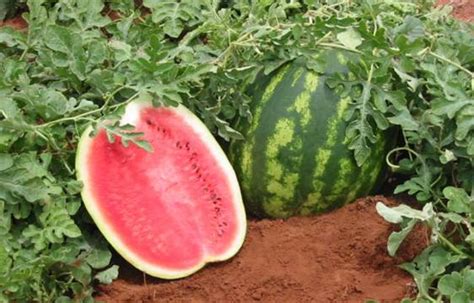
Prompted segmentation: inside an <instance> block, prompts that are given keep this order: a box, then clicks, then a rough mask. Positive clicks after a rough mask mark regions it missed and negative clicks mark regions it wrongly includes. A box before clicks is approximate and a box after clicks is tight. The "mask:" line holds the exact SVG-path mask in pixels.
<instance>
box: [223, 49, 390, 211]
mask: <svg viewBox="0 0 474 303" xmlns="http://www.w3.org/2000/svg"><path fill="white" fill-rule="evenodd" d="M319 59H320V60H324V61H323V62H325V66H326V68H325V73H320V74H318V73H316V72H314V71H311V70H308V69H307V68H306V65H305V64H304V63H303V62H299V61H294V62H292V63H288V64H286V65H284V66H283V67H281V68H280V69H279V70H277V71H276V72H275V73H274V74H273V75H271V77H266V78H264V79H259V80H257V83H256V84H255V85H254V87H253V89H252V91H251V94H252V95H253V102H252V108H251V110H252V114H253V119H252V121H251V123H246V124H245V125H241V126H240V127H238V130H239V131H241V132H242V134H243V135H244V137H245V139H244V140H238V141H234V142H232V143H231V145H230V150H229V155H230V159H231V161H232V162H233V165H234V168H235V170H236V172H237V175H238V177H239V181H240V184H241V188H242V192H243V196H244V201H245V203H246V209H247V211H248V212H249V213H250V214H251V215H254V216H257V217H273V218H286V217H289V216H293V215H309V214H314V213H320V212H324V211H327V210H330V209H334V208H337V207H340V206H342V205H344V204H346V203H349V202H351V201H354V200H355V199H356V198H358V197H361V196H364V195H367V194H369V193H370V192H371V191H372V190H373V189H374V188H375V187H376V186H377V185H378V184H379V183H380V182H379V181H380V178H381V175H382V171H383V167H384V163H385V154H386V151H387V148H388V145H390V144H389V142H387V141H388V140H387V139H386V138H387V136H385V135H384V134H383V133H378V134H377V137H378V141H377V144H376V147H375V150H374V151H372V156H371V157H370V158H369V159H368V160H367V161H366V162H365V163H364V165H363V166H362V167H358V166H357V165H356V162H355V160H354V157H353V152H352V151H351V150H349V148H348V146H347V140H346V136H345V130H346V126H347V122H346V121H345V120H344V114H345V112H346V110H347V109H348V107H349V104H350V102H351V100H350V99H349V98H342V99H341V98H340V97H338V95H337V94H336V93H335V92H334V91H333V89H331V88H330V87H329V86H328V85H327V83H326V80H327V78H328V76H330V75H331V74H332V73H335V72H346V71H347V68H346V67H345V65H344V62H345V57H344V56H342V54H341V53H334V52H332V53H329V52H327V53H324V54H323V55H322V56H321V57H320V58H319ZM392 137H393V136H392ZM392 141H393V140H392Z"/></svg>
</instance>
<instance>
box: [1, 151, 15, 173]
mask: <svg viewBox="0 0 474 303" xmlns="http://www.w3.org/2000/svg"><path fill="white" fill-rule="evenodd" d="M12 166H13V157H12V156H11V155H10V154H0V171H3V170H6V169H9V168H10V167H12Z"/></svg>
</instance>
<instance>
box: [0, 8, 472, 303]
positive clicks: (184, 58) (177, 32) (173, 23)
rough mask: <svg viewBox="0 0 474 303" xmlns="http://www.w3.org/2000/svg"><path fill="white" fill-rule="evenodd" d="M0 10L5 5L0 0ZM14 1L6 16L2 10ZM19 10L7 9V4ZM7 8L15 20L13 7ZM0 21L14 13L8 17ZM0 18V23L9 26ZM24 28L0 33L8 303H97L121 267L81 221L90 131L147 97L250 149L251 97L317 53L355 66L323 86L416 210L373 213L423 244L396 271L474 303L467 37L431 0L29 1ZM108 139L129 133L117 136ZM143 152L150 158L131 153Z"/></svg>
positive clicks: (2, 281)
mask: <svg viewBox="0 0 474 303" xmlns="http://www.w3.org/2000/svg"><path fill="white" fill-rule="evenodd" d="M1 3H2V4H1V5H4V4H3V3H6V2H1ZM8 3H9V2H8ZM9 4H10V3H9ZM9 7H12V6H9ZM5 16H6V15H5ZM5 16H1V15H0V18H4V17H5ZM23 17H24V18H25V19H26V20H27V22H28V28H27V29H26V30H15V29H12V28H9V27H2V28H1V29H0V75H1V76H0V114H1V120H0V301H2V302H9V301H37V302H52V301H58V302H68V301H71V300H75V301H86V302H87V301H91V300H93V299H92V295H93V285H94V284H95V283H97V282H98V283H109V282H110V281H111V280H113V279H114V278H116V277H117V275H118V268H117V266H116V265H110V261H111V253H110V251H109V250H108V248H107V246H106V244H105V242H104V240H102V238H101V237H100V236H99V235H98V234H97V231H96V230H95V228H94V226H93V225H92V224H91V222H90V219H89V218H88V216H87V215H86V213H85V211H84V209H83V207H82V204H81V200H80V198H79V195H78V194H79V191H80V188H81V184H79V183H78V182H77V181H76V179H75V171H74V169H73V167H74V165H73V163H74V156H75V146H76V145H77V141H78V138H79V135H80V133H81V132H82V130H83V129H85V127H87V126H88V125H89V124H91V123H98V122H97V121H102V120H105V119H107V120H109V121H110V120H111V121H114V119H115V120H117V119H118V117H119V115H120V113H121V110H122V109H123V105H125V104H126V103H128V102H130V101H131V100H133V99H134V98H135V97H136V96H139V95H141V94H149V95H152V96H154V97H155V102H156V103H161V104H165V105H174V104H177V103H184V104H185V105H186V106H187V107H189V108H190V109H191V110H192V111H194V112H195V113H196V114H198V115H199V116H200V117H201V118H202V119H203V120H204V121H205V122H206V124H207V126H208V127H209V128H210V129H211V130H212V131H214V132H215V133H216V134H218V135H219V136H220V137H221V138H222V139H223V140H230V139H243V138H242V136H241V135H240V134H239V133H238V132H237V131H236V130H235V129H234V126H235V125H236V123H237V122H236V121H239V120H242V119H250V118H251V113H250V111H249V102H250V98H249V96H248V95H247V93H246V87H247V86H248V85H249V84H251V83H253V81H254V80H255V78H256V76H257V75H258V74H259V73H260V72H262V71H263V72H264V73H267V74H268V73H270V72H272V71H274V70H276V69H277V68H278V67H280V66H282V65H283V64H285V63H286V62H289V61H291V60H294V59H296V58H301V57H304V58H305V59H306V62H308V63H307V65H308V68H310V69H312V70H314V71H316V72H321V71H322V70H324V62H321V61H319V60H318V54H320V53H321V51H322V50H335V49H337V50H339V51H344V52H347V53H349V54H351V56H352V57H353V59H352V60H350V62H348V68H349V71H350V72H349V73H347V74H336V75H334V76H333V77H331V79H330V80H329V83H330V86H331V87H332V88H333V89H334V90H335V91H336V92H337V93H338V94H340V95H341V96H350V97H351V100H352V103H351V104H350V109H349V111H348V114H347V116H346V118H347V119H348V120H349V121H350V124H349V127H348V128H347V137H348V140H349V142H350V146H351V148H352V150H353V151H354V156H355V159H356V160H357V162H358V163H359V164H360V165H362V164H363V163H364V161H366V159H367V158H368V157H370V150H371V147H373V145H374V143H375V142H376V140H375V138H374V133H375V130H376V129H377V128H379V129H385V128H388V127H393V126H396V127H398V128H399V129H400V132H401V136H400V144H399V146H398V147H397V148H395V149H394V150H393V151H392V152H391V153H390V154H389V155H388V156H387V161H388V163H389V164H390V166H391V167H392V169H393V171H394V174H395V175H396V176H397V177H398V178H399V180H401V181H400V185H399V186H398V187H397V188H396V190H395V192H396V193H401V192H407V193H408V194H410V195H413V196H414V197H415V198H416V199H417V200H418V201H419V209H413V208H409V207H408V206H399V207H396V208H388V207H386V206H384V205H382V204H378V206H377V209H378V211H379V212H380V214H381V215H383V217H384V218H385V219H386V220H388V221H389V222H392V223H395V224H399V225H400V227H401V229H400V231H398V232H395V233H393V234H392V235H391V236H390V238H389V239H388V250H389V252H390V253H391V254H395V253H396V250H397V248H398V246H399V245H400V243H401V242H402V241H403V239H404V238H405V237H406V236H407V235H408V234H409V232H410V231H411V230H412V229H413V227H414V226H415V225H416V224H417V223H422V224H426V225H427V226H429V227H430V229H431V232H432V236H431V241H430V245H429V247H428V248H426V250H425V251H423V253H422V254H421V255H419V256H418V257H417V258H416V259H415V260H414V261H413V262H411V263H407V264H404V265H403V268H404V269H405V270H407V271H408V272H410V273H411V274H412V275H413V277H414V279H415V282H416V284H417V286H418V296H417V299H418V301H419V302H437V301H442V300H445V301H446V300H451V301H457V302H470V301H472V300H474V297H473V296H474V295H473V294H474V283H473V282H472V281H473V280H474V278H473V277H474V269H472V268H471V264H472V261H473V256H474V249H473V247H474V232H473V228H472V223H473V213H474V208H473V205H474V174H473V171H474V122H473V121H474V93H473V91H474V72H473V70H474V52H473V51H472V49H474V35H473V32H474V26H473V25H470V24H466V23H462V22H459V21H456V20H454V19H453V18H451V17H450V9H449V8H447V7H440V8H434V3H433V1H428V0H404V1H382V0H364V1H350V0H342V1H341V0H339V1H333V0H301V1H296V0H291V1H247V0H233V1H217V0H182V1H179V2H176V1H143V4H141V5H138V4H136V3H135V2H134V1H113V0H111V1H101V0H68V1H66V0H59V1H51V0H35V1H27V10H26V12H25V13H23ZM108 131H109V132H110V133H111V134H121V135H125V134H128V131H129V130H128V129H121V128H120V127H119V126H118V125H114V124H113V123H112V124H109V129H108ZM134 138H136V137H134V136H133V135H132V136H131V137H130V138H129V139H130V141H132V142H134V143H136V144H139V145H140V144H141V146H142V147H143V148H147V144H146V143H144V142H142V141H136V140H134Z"/></svg>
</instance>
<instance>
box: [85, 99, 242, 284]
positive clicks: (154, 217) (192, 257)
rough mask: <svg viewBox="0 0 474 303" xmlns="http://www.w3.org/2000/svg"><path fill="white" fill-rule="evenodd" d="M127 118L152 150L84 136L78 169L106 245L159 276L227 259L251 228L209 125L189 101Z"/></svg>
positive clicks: (135, 109) (129, 110) (132, 112)
mask: <svg viewBox="0 0 474 303" xmlns="http://www.w3.org/2000/svg"><path fill="white" fill-rule="evenodd" d="M121 123H122V124H131V125H134V126H135V128H136V131H138V132H142V133H144V135H143V138H144V139H145V140H147V141H148V142H149V143H150V144H151V146H152V147H153V152H147V151H145V150H144V149H141V148H140V147H138V146H136V145H135V144H130V145H129V146H128V147H124V146H123V145H122V144H121V142H120V138H116V140H115V142H114V143H110V142H109V141H108V140H107V135H106V133H105V130H99V131H98V133H97V135H96V136H94V137H91V136H90V132H91V130H92V129H91V128H89V129H87V130H86V131H85V132H84V134H83V135H82V137H81V140H80V142H79V147H78V152H77V158H76V169H77V173H78V179H79V180H81V181H82V182H83V190H82V198H83V200H84V204H85V206H86V208H87V210H88V212H89V213H90V215H91V217H92V218H93V220H94V222H95V223H96V224H97V226H98V228H99V229H100V231H101V232H102V233H103V235H104V236H105V238H106V239H107V240H108V241H109V243H110V244H111V245H112V246H113V247H114V248H115V249H116V250H117V252H118V253H119V254H120V255H122V256H123V257H124V258H125V259H126V260H127V261H128V262H130V263H131V264H132V265H134V266H135V267H136V268H138V269H140V270H142V271H143V272H145V273H147V274H149V275H152V276H155V277H160V278H165V279H175V278H181V277H185V276H188V275H190V274H192V273H194V272H196V271H197V270H199V269H200V268H202V267H203V266H204V265H205V264H206V263H208V262H216V261H222V260H226V259H229V258H230V257H232V256H233V255H235V254H236V253H237V251H238V250H239V249H240V247H241V246H242V243H243V241H244V237H245V231H246V217H245V210H244V207H243V203H242V197H241V193H240V188H239V185H238V182H237V178H236V176H235V173H234V170H233V169H232V167H231V165H230V163H229V161H228V159H227V157H226V155H225V154H224V152H223V151H222V149H221V148H220V146H219V144H218V143H217V141H216V140H215V139H214V137H213V136H212V135H211V133H210V132H209V130H208V129H207V128H206V126H205V125H204V124H203V123H202V122H201V121H200V120H199V119H198V118H197V117H196V116H195V115H194V114H192V113H191V112H190V111H189V110H187V109H186V108H185V107H184V106H181V105H180V106H178V107H158V108H155V107H153V106H151V103H150V102H145V101H134V102H132V103H130V104H129V105H127V107H126V110H125V114H124V116H123V117H122V120H121Z"/></svg>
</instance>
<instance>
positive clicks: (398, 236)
mask: <svg viewBox="0 0 474 303" xmlns="http://www.w3.org/2000/svg"><path fill="white" fill-rule="evenodd" d="M415 225H416V220H414V219H412V220H410V221H408V224H406V226H405V227H403V228H402V230H401V231H399V232H392V233H391V234H390V236H389V237H388V244H387V249H388V254H389V255H390V256H392V257H393V256H395V254H396V253H397V251H398V248H399V247H400V245H401V244H402V242H403V240H405V238H406V237H407V236H408V234H410V232H411V231H412V230H413V227H414V226H415Z"/></svg>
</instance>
